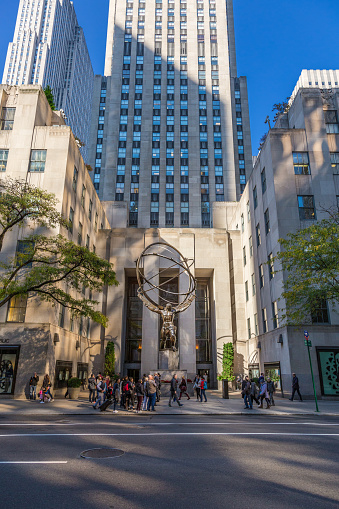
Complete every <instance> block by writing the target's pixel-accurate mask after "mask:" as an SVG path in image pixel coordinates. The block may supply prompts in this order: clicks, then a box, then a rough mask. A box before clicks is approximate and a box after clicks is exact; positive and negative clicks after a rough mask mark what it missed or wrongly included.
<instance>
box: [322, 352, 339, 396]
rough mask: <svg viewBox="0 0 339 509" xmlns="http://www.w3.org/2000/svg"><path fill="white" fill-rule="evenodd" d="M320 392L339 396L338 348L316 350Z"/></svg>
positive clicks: (325, 394)
mask: <svg viewBox="0 0 339 509" xmlns="http://www.w3.org/2000/svg"><path fill="white" fill-rule="evenodd" d="M317 355H318V367H319V375H320V384H321V391H322V394H323V395H324V396H339V348H322V349H320V348H317Z"/></svg>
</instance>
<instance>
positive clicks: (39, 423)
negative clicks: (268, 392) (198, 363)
mask: <svg viewBox="0 0 339 509" xmlns="http://www.w3.org/2000/svg"><path fill="white" fill-rule="evenodd" d="M92 448H116V449H120V450H122V451H124V454H123V455H122V456H120V457H115V458H110V459H84V458H81V456H80V454H81V453H82V452H83V451H85V450H88V449H92ZM39 462H40V463H39ZM0 482H1V498H0V500H1V507H3V508H6V509H12V508H15V509H17V508H23V509H33V508H34V509H44V508H48V509H54V508H55V509H57V508H58V509H59V508H61V509H71V508H72V509H90V508H101V509H106V508H114V509H140V508H147V509H155V508H157V509H165V508H166V509H168V508H170V509H172V508H176V509H188V508H193V509H202V508H217V509H233V508H237V509H238V508H245V507H246V508H252V507H254V508H261V509H262V508H270V509H281V508H294V507H297V508H298V509H302V508H307V509H313V508H317V509H327V508H328V509H332V508H333V509H334V508H335V509H338V507H339V422H338V419H336V418H329V417H328V418H321V417H317V418H314V417H310V418H305V417H300V418H295V417H294V418H285V419H282V418H277V417H273V416H272V417H268V416H263V417H257V416H252V417H250V416H248V417H246V416H239V417H237V416H230V417H228V416H227V417H225V416H210V417H207V416H205V417H198V416H195V417H194V418H192V417H191V416H153V415H152V416H147V417H145V416H143V417H139V416H137V415H136V416H128V417H123V416H117V415H112V414H110V415H102V414H96V415H95V416H88V417H87V416H74V417H67V418H64V419H62V418H58V419H55V418H49V419H46V418H40V417H39V418H36V419H34V418H33V419H32V418H29V419H27V418H26V419H19V418H17V419H16V420H13V418H11V419H10V420H9V419H6V418H0Z"/></svg>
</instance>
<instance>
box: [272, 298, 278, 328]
mask: <svg viewBox="0 0 339 509" xmlns="http://www.w3.org/2000/svg"><path fill="white" fill-rule="evenodd" d="M272 319H273V329H277V328H278V327H279V315H278V304H277V301H276V300H275V301H274V302H272Z"/></svg>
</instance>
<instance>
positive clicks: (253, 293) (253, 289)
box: [251, 274, 255, 295]
mask: <svg viewBox="0 0 339 509" xmlns="http://www.w3.org/2000/svg"><path fill="white" fill-rule="evenodd" d="M251 281H252V295H255V275H254V274H252V276H251Z"/></svg>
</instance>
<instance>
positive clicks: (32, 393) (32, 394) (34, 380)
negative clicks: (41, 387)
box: [29, 373, 39, 399]
mask: <svg viewBox="0 0 339 509" xmlns="http://www.w3.org/2000/svg"><path fill="white" fill-rule="evenodd" d="M38 382H39V377H38V375H37V374H36V373H34V376H31V378H30V381H29V399H36V386H37V385H38Z"/></svg>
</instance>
